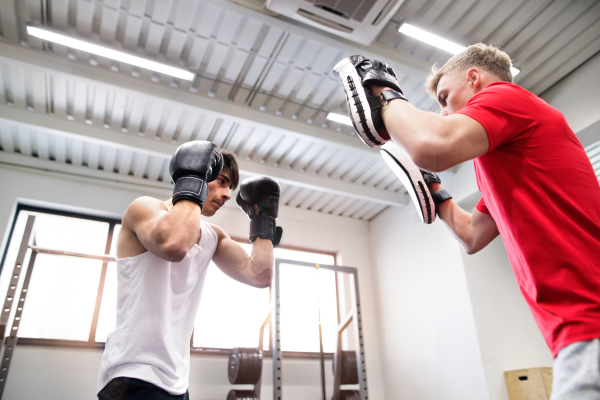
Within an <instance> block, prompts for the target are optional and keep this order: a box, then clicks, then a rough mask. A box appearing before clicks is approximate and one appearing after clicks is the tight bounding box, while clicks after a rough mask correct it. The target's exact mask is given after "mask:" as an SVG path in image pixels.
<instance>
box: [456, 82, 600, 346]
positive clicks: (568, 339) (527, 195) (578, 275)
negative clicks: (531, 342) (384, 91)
mask: <svg viewBox="0 0 600 400" xmlns="http://www.w3.org/2000/svg"><path fill="white" fill-rule="evenodd" d="M457 113H460V114H464V115H467V116H469V117H471V118H473V119H475V120H476V121H478V122H479V123H480V124H481V125H483V127H484V128H485V131H486V132H487V135H488V138H489V141H490V148H489V151H488V152H487V153H486V154H484V155H483V156H481V157H478V158H476V159H475V160H474V162H475V173H476V177H477V184H478V186H479V190H480V191H481V193H482V196H483V197H482V199H481V201H480V202H479V204H477V209H478V210H479V211H481V212H484V213H488V214H491V216H492V217H493V218H494V220H495V221H496V225H497V226H498V230H499V231H500V234H501V235H502V238H503V240H504V244H505V246H506V250H507V253H508V257H509V259H510V263H511V266H512V268H513V271H514V274H515V277H516V279H517V283H518V284H519V287H520V289H521V292H522V293H523V296H525V299H526V300H527V303H529V307H530V308H531V311H532V313H533V316H534V318H535V320H536V322H537V324H538V326H539V328H540V330H541V331H542V334H543V336H544V338H545V339H546V343H548V346H549V347H550V350H551V351H552V355H553V357H556V354H557V353H558V351H559V350H560V349H561V348H563V347H564V346H566V345H568V344H571V343H573V342H577V341H582V340H590V339H593V338H598V337H600V185H599V184H598V180H597V178H596V176H595V174H594V170H593V168H592V165H591V163H590V160H589V158H588V157H587V155H586V153H585V151H584V150H583V147H582V146H581V144H580V143H579V140H578V139H577V137H576V136H575V134H574V133H573V131H572V130H571V129H570V128H569V126H568V125H567V121H566V120H565V118H564V116H563V115H562V114H561V113H560V112H559V111H558V110H556V109H555V108H553V107H551V106H550V105H548V104H547V103H546V102H545V101H544V100H542V99H540V98H539V97H537V96H535V95H534V94H533V93H530V92H528V91H527V90H525V89H523V88H521V87H519V86H517V85H515V84H512V83H507V82H494V83H492V84H490V85H489V86H487V87H486V88H485V89H483V90H482V91H481V92H479V93H477V94H476V95H475V96H473V97H472V98H471V99H470V100H469V101H468V102H467V105H466V106H465V107H464V108H462V109H461V110H460V111H457Z"/></svg>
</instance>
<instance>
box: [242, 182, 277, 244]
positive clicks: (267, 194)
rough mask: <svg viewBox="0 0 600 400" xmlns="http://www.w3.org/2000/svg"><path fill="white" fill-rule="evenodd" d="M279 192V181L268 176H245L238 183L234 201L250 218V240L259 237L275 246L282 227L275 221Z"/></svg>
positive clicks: (252, 240)
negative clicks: (238, 189)
mask: <svg viewBox="0 0 600 400" xmlns="http://www.w3.org/2000/svg"><path fill="white" fill-rule="evenodd" d="M280 193H281V188H280V187H279V183H277V181H276V180H275V179H273V178H270V177H268V176H255V177H252V178H247V179H244V180H243V181H242V183H241V184H240V192H239V193H238V195H237V197H236V199H235V201H236V203H237V204H238V205H239V206H240V208H241V209H242V210H244V212H245V213H246V214H247V215H248V218H250V235H249V236H250V237H249V238H250V242H254V241H255V240H256V238H257V237H260V238H262V239H269V240H271V242H273V245H274V246H277V245H278V244H279V242H280V241H281V235H282V234H283V229H282V228H281V227H279V226H277V224H276V221H275V218H277V213H278V212H279V196H280Z"/></svg>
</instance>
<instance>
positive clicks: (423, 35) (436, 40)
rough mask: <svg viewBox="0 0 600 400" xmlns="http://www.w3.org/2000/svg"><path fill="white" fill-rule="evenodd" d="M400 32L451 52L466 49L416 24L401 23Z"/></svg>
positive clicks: (515, 73) (511, 69)
mask: <svg viewBox="0 0 600 400" xmlns="http://www.w3.org/2000/svg"><path fill="white" fill-rule="evenodd" d="M398 31H399V32H400V33H404V34H405V35H408V36H410V37H413V38H415V39H417V40H420V41H422V42H425V43H427V44H430V45H432V46H434V47H437V48H438V49H442V50H445V51H447V52H448V53H451V54H458V53H460V52H462V51H464V50H466V47H465V46H461V45H460V44H456V43H454V42H451V41H449V40H446V39H444V38H442V37H439V36H437V35H434V34H433V33H429V32H427V31H424V30H423V29H420V28H417V27H416V26H412V25H410V24H402V26H401V27H400V29H398ZM510 72H511V73H512V76H513V77H514V76H516V75H517V74H518V73H519V72H521V71H519V70H518V69H516V68H515V67H510Z"/></svg>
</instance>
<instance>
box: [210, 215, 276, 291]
mask: <svg viewBox="0 0 600 400" xmlns="http://www.w3.org/2000/svg"><path fill="white" fill-rule="evenodd" d="M211 226H212V228H213V229H214V231H215V232H216V233H217V237H218V245H217V251H216V252H215V255H214V256H213V261H214V262H215V264H216V265H217V267H219V268H220V269H221V271H223V272H224V273H225V274H227V275H228V276H230V277H231V278H233V279H235V280H236V281H239V282H242V283H245V284H247V285H250V286H255V287H259V288H266V287H269V286H270V285H271V280H272V278H273V261H274V258H273V242H271V240H269V239H261V238H257V239H256V240H255V241H254V243H253V244H252V254H251V255H248V254H247V253H246V252H245V251H244V249H243V248H242V246H240V245H239V244H238V243H237V242H236V241H235V240H233V239H231V237H229V235H228V234H227V233H226V232H225V231H224V230H223V229H221V228H220V227H219V226H217V225H213V224H211Z"/></svg>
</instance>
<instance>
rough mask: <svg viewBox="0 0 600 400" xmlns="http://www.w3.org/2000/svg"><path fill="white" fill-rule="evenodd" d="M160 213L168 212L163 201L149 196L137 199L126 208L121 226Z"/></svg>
mask: <svg viewBox="0 0 600 400" xmlns="http://www.w3.org/2000/svg"><path fill="white" fill-rule="evenodd" d="M161 211H169V207H167V205H166V204H165V203H164V202H163V201H161V200H159V199H156V198H154V197H149V196H143V197H138V198H137V199H135V200H134V201H132V202H131V204H129V207H127V210H126V211H125V214H124V215H123V225H129V223H135V222H136V221H138V220H140V219H145V218H148V217H149V216H150V215H152V214H154V213H156V212H161Z"/></svg>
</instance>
